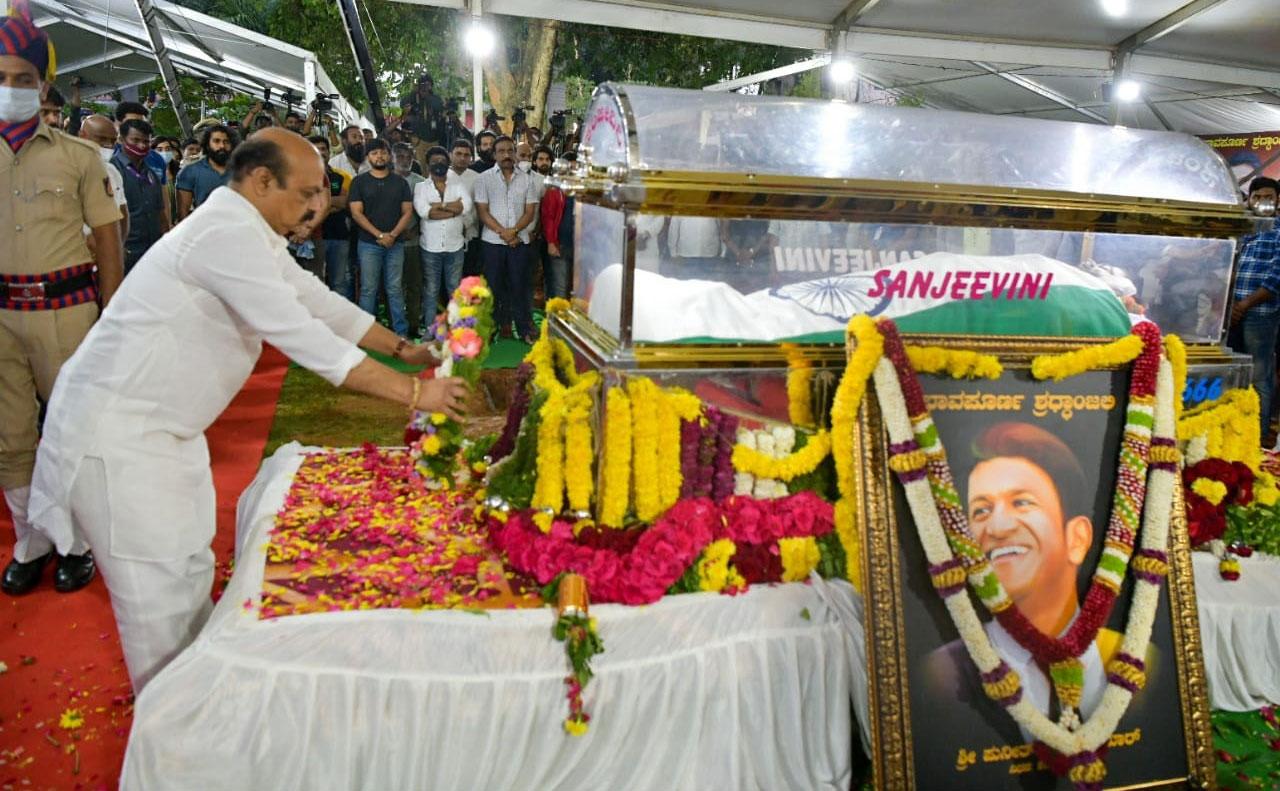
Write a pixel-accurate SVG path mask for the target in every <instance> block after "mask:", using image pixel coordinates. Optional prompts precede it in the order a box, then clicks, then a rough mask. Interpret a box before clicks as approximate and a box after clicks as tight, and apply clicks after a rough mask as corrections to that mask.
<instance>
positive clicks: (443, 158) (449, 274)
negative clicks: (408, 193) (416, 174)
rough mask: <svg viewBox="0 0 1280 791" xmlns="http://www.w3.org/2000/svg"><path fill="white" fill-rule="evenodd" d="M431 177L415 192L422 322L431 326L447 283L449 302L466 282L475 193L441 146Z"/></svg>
mask: <svg viewBox="0 0 1280 791" xmlns="http://www.w3.org/2000/svg"><path fill="white" fill-rule="evenodd" d="M427 171H428V172H429V173H430V174H431V178H429V179H427V180H425V181H423V182H422V183H421V184H419V185H418V186H417V187H416V188H415V189H414V192H413V208H414V210H415V211H416V212H417V214H418V216H419V217H421V218H422V240H421V246H422V277H423V281H422V320H423V326H424V327H429V326H430V322H431V317H432V316H435V315H436V313H437V310H438V308H437V305H438V303H437V300H438V299H439V296H440V288H441V281H442V280H443V286H444V294H445V300H446V302H447V301H448V298H449V295H451V294H453V292H454V290H455V289H457V288H458V284H459V283H460V282H462V257H463V255H464V253H465V251H466V245H467V239H466V223H465V220H464V219H463V218H464V217H465V216H466V214H467V213H468V212H469V211H471V192H470V190H468V189H467V185H466V182H464V181H463V180H462V178H461V177H460V176H458V175H456V174H455V173H452V172H451V171H450V169H449V152H448V151H446V150H445V149H444V148H441V147H440V146H435V147H434V148H431V149H430V150H428V151H427Z"/></svg>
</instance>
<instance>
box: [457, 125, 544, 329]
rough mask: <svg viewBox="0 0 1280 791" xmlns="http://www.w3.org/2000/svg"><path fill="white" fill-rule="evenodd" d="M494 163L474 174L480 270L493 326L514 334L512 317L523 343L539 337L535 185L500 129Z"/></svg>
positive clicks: (536, 202)
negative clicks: (532, 250) (533, 257)
mask: <svg viewBox="0 0 1280 791" xmlns="http://www.w3.org/2000/svg"><path fill="white" fill-rule="evenodd" d="M493 150H494V153H495V157H496V159H497V164H498V166H497V167H495V168H491V169H490V170H488V171H486V172H484V173H482V174H480V178H478V179H476V185H475V195H474V197H473V199H474V200H475V204H476V216H477V217H478V218H479V219H480V224H481V226H482V227H483V228H484V231H483V233H482V234H481V235H480V240H481V242H482V243H483V249H484V276H485V279H486V280H488V281H489V287H490V288H492V289H493V296H494V306H493V318H494V327H495V329H496V331H497V332H498V333H499V334H500V335H505V336H507V337H512V336H511V335H509V333H510V332H511V325H512V322H514V323H515V325H516V331H517V332H518V333H519V337H521V338H523V339H524V341H525V342H526V343H532V342H533V341H535V340H537V333H536V332H535V330H534V326H533V279H532V277H531V275H532V273H531V272H530V269H531V268H532V266H531V263H530V261H529V226H530V225H532V224H533V215H534V211H535V210H536V209H537V208H538V199H539V196H538V185H537V184H535V183H534V181H533V179H532V178H531V177H530V176H529V175H528V174H527V173H523V172H521V171H520V169H519V168H517V167H516V144H515V141H514V140H512V139H511V138H510V137H507V136H506V135H503V136H502V137H500V138H498V140H497V143H495V144H494V147H493Z"/></svg>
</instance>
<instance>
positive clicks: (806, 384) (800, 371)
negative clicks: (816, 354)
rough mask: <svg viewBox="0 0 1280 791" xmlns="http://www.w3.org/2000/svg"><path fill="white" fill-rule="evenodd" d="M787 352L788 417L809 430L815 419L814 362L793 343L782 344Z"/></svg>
mask: <svg viewBox="0 0 1280 791" xmlns="http://www.w3.org/2000/svg"><path fill="white" fill-rule="evenodd" d="M782 348H783V349H785V350H786V352H787V416H788V417H789V418H790V419H791V422H792V423H793V424H795V425H797V426H802V427H805V428H809V427H812V426H814V425H815V421H814V419H813V390H812V387H811V385H812V382H813V362H812V361H810V360H807V359H805V357H804V355H802V354H800V352H799V347H797V346H796V345H795V344H792V343H784V344H782Z"/></svg>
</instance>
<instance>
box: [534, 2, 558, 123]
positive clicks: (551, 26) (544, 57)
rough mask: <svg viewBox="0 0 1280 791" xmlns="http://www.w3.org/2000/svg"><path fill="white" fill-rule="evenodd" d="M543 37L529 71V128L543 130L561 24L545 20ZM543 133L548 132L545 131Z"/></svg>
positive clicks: (552, 20)
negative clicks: (530, 108) (534, 127)
mask: <svg viewBox="0 0 1280 791" xmlns="http://www.w3.org/2000/svg"><path fill="white" fill-rule="evenodd" d="M541 28H542V35H541V36H540V37H539V39H538V48H537V50H535V51H534V53H533V58H532V60H533V63H532V68H531V69H530V71H529V104H531V105H533V109H532V110H530V111H529V126H536V127H538V128H539V129H542V125H543V121H544V120H546V117H547V93H548V92H549V91H550V90H551V64H552V63H553V62H554V61H555V56H556V38H557V32H558V30H559V28H560V22H559V21H557V20H554V19H548V20H543V21H542V23H541ZM543 131H546V130H545V129H544V130H543Z"/></svg>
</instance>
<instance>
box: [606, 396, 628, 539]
mask: <svg viewBox="0 0 1280 791" xmlns="http://www.w3.org/2000/svg"><path fill="white" fill-rule="evenodd" d="M604 403H605V406H604V409H605V413H604V414H605V417H604V475H603V476H602V477H603V481H602V486H603V491H602V492H601V494H600V523H601V524H603V525H608V526H609V527H622V525H623V522H624V521H625V520H626V516H627V504H628V503H629V502H630V500H631V399H629V398H628V397H627V391H626V390H624V389H623V388H621V387H611V388H609V392H608V393H606V394H605V402H604Z"/></svg>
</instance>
